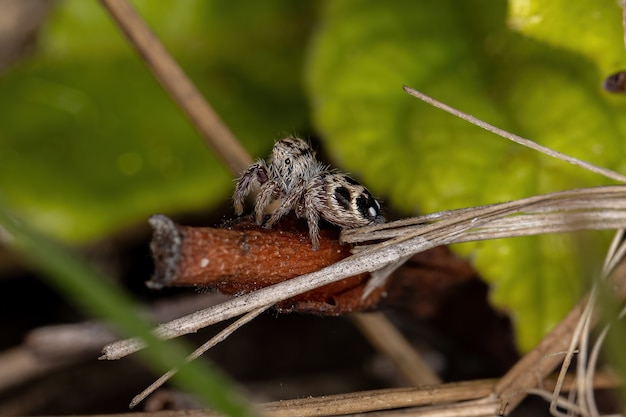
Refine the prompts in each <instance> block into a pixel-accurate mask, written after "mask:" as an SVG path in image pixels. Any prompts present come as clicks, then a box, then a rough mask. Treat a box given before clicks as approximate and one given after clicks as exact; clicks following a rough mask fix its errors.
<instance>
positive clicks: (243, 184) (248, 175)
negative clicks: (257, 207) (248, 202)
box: [233, 162, 268, 215]
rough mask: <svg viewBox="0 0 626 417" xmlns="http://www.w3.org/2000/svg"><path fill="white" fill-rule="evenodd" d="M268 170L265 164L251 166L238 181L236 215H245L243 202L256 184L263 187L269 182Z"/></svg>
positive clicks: (235, 197)
mask: <svg viewBox="0 0 626 417" xmlns="http://www.w3.org/2000/svg"><path fill="white" fill-rule="evenodd" d="M267 180H268V178H267V170H266V168H265V164H263V163H262V162H258V163H256V164H254V165H251V166H250V167H249V168H248V169H246V170H245V171H244V173H243V174H242V175H241V177H239V178H238V179H237V185H236V186H235V192H234V193H233V205H234V206H235V213H237V215H241V213H243V201H244V199H245V198H246V196H247V195H248V194H250V190H251V189H252V186H253V185H254V184H260V185H263V184H264V183H265V182H267Z"/></svg>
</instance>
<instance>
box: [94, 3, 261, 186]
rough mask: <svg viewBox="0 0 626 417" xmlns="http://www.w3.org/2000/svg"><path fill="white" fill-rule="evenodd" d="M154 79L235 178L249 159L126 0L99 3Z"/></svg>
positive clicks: (250, 161) (245, 166) (249, 162)
mask: <svg viewBox="0 0 626 417" xmlns="http://www.w3.org/2000/svg"><path fill="white" fill-rule="evenodd" d="M100 1H101V2H102V5H103V6H104V7H105V8H106V10H108V11H109V13H110V14H111V16H112V17H113V19H114V20H115V22H117V24H118V26H119V28H120V29H121V30H122V32H124V34H125V35H126V37H127V38H128V41H129V43H130V44H131V45H132V46H134V47H135V49H136V50H137V52H138V53H139V55H141V57H142V58H143V60H144V62H145V63H146V65H147V66H148V68H150V70H151V71H152V73H153V74H154V76H155V77H156V78H157V79H158V80H159V81H160V82H161V85H162V86H163V88H165V90H166V91H167V92H168V93H169V94H170V96H171V97H172V99H173V100H174V101H175V102H176V103H177V104H178V106H179V107H180V108H181V109H182V110H183V111H184V112H185V114H187V116H188V117H189V119H190V120H191V122H192V123H193V124H194V125H195V126H196V128H197V129H198V130H199V131H200V133H201V134H202V136H203V137H204V138H205V139H206V141H207V143H208V144H209V145H210V147H211V148H212V149H213V151H215V153H216V154H217V155H218V156H219V157H220V158H221V159H222V160H223V161H224V163H225V164H226V165H227V166H228V168H229V169H230V171H231V172H232V173H233V174H235V175H239V174H240V173H241V172H242V171H244V170H245V169H246V168H247V167H248V166H249V165H250V164H251V163H252V158H251V157H250V155H249V154H248V152H247V151H246V150H245V149H244V148H243V147H242V146H241V144H240V143H239V141H238V140H237V138H235V136H234V135H233V134H232V133H231V131H230V130H229V129H228V127H227V126H226V125H225V124H224V122H222V120H221V119H220V117H219V116H218V115H217V113H216V112H215V111H214V110H213V108H212V107H211V106H210V105H209V103H207V101H206V100H205V99H204V97H203V96H202V94H200V92H199V91H198V90H197V89H196V87H195V86H194V85H193V83H192V82H191V81H190V80H189V78H188V77H187V75H186V74H185V73H184V71H183V70H182V69H181V68H180V66H179V65H178V64H177V63H176V61H174V59H172V57H171V56H170V54H168V53H167V51H166V49H165V47H164V46H163V44H161V42H160V41H159V39H158V38H157V37H156V36H155V35H154V33H153V32H152V31H151V30H150V28H149V27H148V26H147V25H146V23H145V22H144V21H143V20H142V19H141V17H140V16H139V15H138V14H137V12H136V11H135V9H133V7H132V6H131V5H130V3H129V2H128V1H127V0H100Z"/></svg>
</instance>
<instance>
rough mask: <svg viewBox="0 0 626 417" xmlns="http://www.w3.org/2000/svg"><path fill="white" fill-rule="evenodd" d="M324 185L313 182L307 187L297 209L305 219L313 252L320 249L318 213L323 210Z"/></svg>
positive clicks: (321, 182)
mask: <svg viewBox="0 0 626 417" xmlns="http://www.w3.org/2000/svg"><path fill="white" fill-rule="evenodd" d="M323 196H324V184H323V181H313V182H312V183H310V184H309V186H308V187H307V190H306V192H305V193H304V198H303V202H302V204H300V205H299V206H298V208H297V211H298V212H301V214H303V217H304V218H306V222H307V226H308V227H309V238H310V239H311V244H312V246H313V250H318V249H319V247H320V226H319V222H320V212H321V211H322V210H324V198H323Z"/></svg>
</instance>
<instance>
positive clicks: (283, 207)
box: [265, 179, 305, 228]
mask: <svg viewBox="0 0 626 417" xmlns="http://www.w3.org/2000/svg"><path fill="white" fill-rule="evenodd" d="M304 191H305V187H304V180H302V179H301V180H300V181H299V182H298V184H297V185H296V186H295V187H294V188H293V189H292V190H291V191H290V193H289V195H288V196H287V197H286V198H285V199H284V200H283V202H282V203H280V206H278V207H277V208H276V210H274V212H273V213H272V215H271V216H270V218H269V219H268V220H267V222H266V223H265V227H267V228H270V227H272V226H273V225H274V223H276V222H277V221H278V220H279V219H280V218H281V217H283V216H284V215H285V214H287V213H289V212H290V211H291V210H292V209H293V208H294V207H296V204H297V203H298V201H300V200H301V199H302V194H303V193H304Z"/></svg>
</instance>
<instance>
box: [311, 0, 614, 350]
mask: <svg viewBox="0 0 626 417" xmlns="http://www.w3.org/2000/svg"><path fill="white" fill-rule="evenodd" d="M584 3H589V4H591V3H594V4H595V3H597V1H595V0H593V1H592V0H589V1H586V2H584ZM600 3H605V6H604V8H605V9H607V10H608V9H610V6H607V4H611V5H613V8H614V13H615V14H619V13H620V10H619V8H618V7H616V4H615V2H611V1H610V0H605V1H602V2H600ZM538 4H539V3H538ZM563 4H565V3H563ZM506 6H507V4H506V3H505V2H503V1H495V2H494V1H482V0H473V1H468V2H455V1H452V0H449V1H434V0H432V1H421V2H413V1H409V0H406V1H397V2H392V3H381V2H375V1H371V0H358V1H357V0H354V1H342V2H327V3H326V7H325V9H324V10H323V13H322V15H321V20H322V22H321V24H320V26H319V27H320V30H319V31H318V32H317V33H316V37H315V42H314V43H313V45H312V50H311V53H310V60H309V67H308V73H307V76H308V90H309V95H310V101H311V103H312V107H313V116H314V121H315V125H316V127H317V129H318V130H319V132H321V133H322V136H323V137H324V138H325V140H326V145H327V147H328V148H329V149H330V153H331V154H332V155H334V157H335V158H336V161H337V163H338V165H340V166H341V167H343V168H344V169H346V170H348V171H351V172H354V173H356V174H357V175H358V176H360V177H361V178H362V179H363V181H364V182H365V183H366V184H367V186H368V187H369V188H370V189H371V190H372V191H373V192H374V194H377V195H379V196H381V197H382V198H383V199H384V200H386V203H387V205H389V206H392V207H394V209H396V210H400V211H401V212H404V213H406V214H407V215H413V214H417V213H418V212H422V213H424V212H433V211H438V210H447V209H453V208H460V207H468V206H473V205H481V204H489V203H497V202H501V201H507V200H511V199H516V198H522V197H527V196H531V195H536V194H542V193H547V192H552V191H557V190H563V189H568V188H575V187H583V186H592V185H599V184H606V183H608V182H609V181H608V180H606V179H604V178H602V177H599V176H597V175H595V174H591V173H589V172H585V171H582V170H581V169H580V168H576V167H573V166H569V165H567V164H565V163H563V162H559V161H556V160H552V159H550V158H548V157H546V156H542V155H539V154H537V153H535V152H533V151H530V150H528V149H525V148H522V147H521V146H519V145H516V144H513V143H509V142H507V141H505V140H504V139H501V138H498V137H496V136H494V135H493V134H491V133H488V132H485V131H482V130H480V129H478V128H476V127H474V126H472V125H469V124H467V123H466V122H463V121H461V120H458V119H455V118H454V117H452V116H450V115H448V114H444V113H443V112H441V111H440V110H437V109H434V108H430V107H428V106H426V105H425V104H423V103H421V102H418V101H416V100H415V99H414V98H412V97H409V96H407V95H406V94H404V93H403V91H402V89H401V87H402V85H403V84H406V85H409V86H411V87H414V88H417V89H418V90H421V91H424V92H425V93H427V94H429V95H431V96H434V97H435V98H437V99H439V100H441V101H444V102H446V103H448V104H450V105H452V106H454V107H457V108H459V109H461V110H463V111H466V112H468V113H470V114H473V115H475V116H477V117H480V118H481V119H483V120H486V121H488V122H490V123H492V124H494V125H496V126H498V127H501V128H504V129H507V130H509V131H512V132H513V133H516V134H519V135H522V136H524V137H528V138H531V139H533V140H536V141H537V142H539V143H541V144H543V145H545V146H548V147H551V148H553V149H556V150H558V151H561V152H564V153H567V154H570V155H572V156H575V157H579V158H582V159H585V160H588V161H590V162H593V163H595V164H597V165H602V166H605V167H608V168H612V169H615V170H619V171H621V172H626V166H625V165H624V154H625V145H624V141H623V138H624V137H625V133H626V125H625V122H626V118H624V117H623V114H625V112H626V101H625V100H624V99H623V98H620V97H618V98H616V97H610V96H609V95H608V93H604V92H602V91H601V89H600V86H601V83H602V80H603V77H605V76H606V75H608V74H607V73H605V72H604V71H603V68H605V67H606V63H601V62H599V61H598V60H599V59H600V57H606V56H623V46H622V45H621V35H620V37H617V35H619V34H614V36H616V38H615V39H613V42H611V40H608V41H607V42H606V45H605V46H606V48H611V50H610V51H607V52H605V53H604V54H596V55H592V54H590V53H587V52H586V51H587V50H588V49H589V48H588V46H585V48H583V49H584V50H582V49H581V50H576V49H574V47H573V44H574V42H572V47H569V48H565V47H560V46H559V45H558V44H557V43H556V42H550V43H548V42H545V41H542V40H540V39H535V38H529V37H527V36H523V35H520V34H519V33H517V32H516V31H515V30H512V29H510V28H509V26H507V7H506ZM537 7H538V8H540V7H541V6H540V5H538V6H537ZM546 7H548V6H546ZM583 17H585V16H579V15H572V14H571V13H564V14H559V13H556V12H555V13H553V15H552V20H549V21H546V22H545V24H546V25H550V24H554V25H556V27H557V28H558V27H562V25H564V24H565V23H562V24H561V23H558V19H564V20H567V19H569V20H568V22H569V23H568V25H569V27H572V28H573V27H576V28H577V29H576V30H575V31H570V32H565V33H561V36H562V37H569V38H573V37H575V38H576V39H577V40H578V39H581V40H582V42H583V44H585V45H587V43H586V39H587V38H593V37H594V36H595V35H594V34H593V31H594V30H595V28H599V27H603V28H604V27H605V25H606V24H608V23H607V20H609V19H612V18H615V15H611V14H610V13H605V14H602V15H601V16H598V15H593V16H587V20H585V24H583V25H581V23H580V19H581V18H583ZM581 26H582V30H581ZM585 29H587V30H588V31H589V33H588V32H585V31H584V30H585ZM603 30H605V29H603ZM554 32H555V33H554V36H556V32H558V30H557V31H554ZM603 33H604V32H603ZM620 51H621V52H620ZM594 58H597V59H598V60H596V59H594ZM605 248H606V239H605V236H604V235H603V234H602V233H590V234H572V235H558V236H540V237H532V238H517V239H508V240H498V241H493V242H481V243H478V244H465V245H459V246H458V247H457V248H456V249H457V250H458V251H459V252H460V253H462V254H464V255H465V256H469V257H471V258H472V259H473V260H474V262H475V264H476V266H477V267H478V269H479V270H480V272H481V273H482V274H483V276H484V277H485V278H486V279H487V280H488V281H489V282H490V283H491V285H492V288H493V291H492V300H493V302H494V303H495V304H496V305H497V306H498V307H501V308H504V309H506V310H509V311H510V312H511V313H512V317H513V318H514V320H515V322H516V324H517V335H518V342H519V346H520V347H521V348H522V349H524V350H525V349H529V348H531V347H532V346H534V344H535V343H536V342H537V341H538V340H539V339H540V338H541V337H542V336H543V335H544V334H545V332H546V331H548V330H549V329H550V328H551V327H552V326H553V325H554V324H555V323H557V322H558V321H559V320H560V319H561V318H562V317H563V316H564V315H565V313H566V312H567V310H568V309H569V308H570V307H571V306H572V305H573V304H574V303H575V302H576V301H577V300H578V299H579V297H580V295H581V291H582V289H583V287H584V285H585V281H586V280H587V279H588V278H589V275H590V274H591V273H593V271H595V269H594V268H596V267H597V265H598V262H599V257H600V254H601V253H602V252H603V251H604V250H605ZM583 249H584V250H583Z"/></svg>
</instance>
